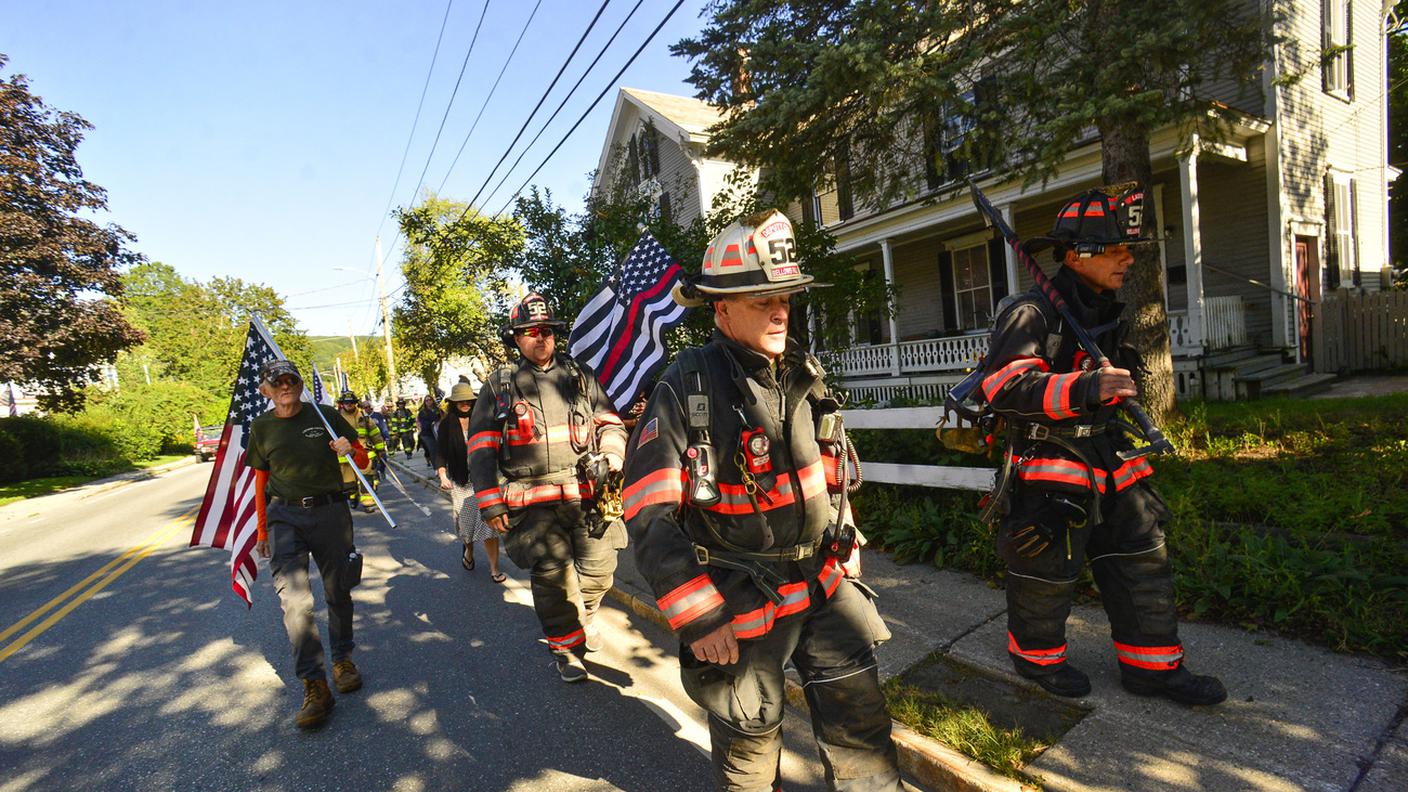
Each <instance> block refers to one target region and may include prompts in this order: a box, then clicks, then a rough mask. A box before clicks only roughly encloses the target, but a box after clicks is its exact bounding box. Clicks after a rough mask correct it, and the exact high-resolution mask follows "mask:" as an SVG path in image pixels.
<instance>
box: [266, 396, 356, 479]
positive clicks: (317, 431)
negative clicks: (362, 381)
mask: <svg viewBox="0 0 1408 792" xmlns="http://www.w3.org/2000/svg"><path fill="white" fill-rule="evenodd" d="M313 407H314V405H312V404H308V403H304V404H303V407H302V409H300V410H299V411H298V414H296V415H293V416H291V417H289V418H280V417H278V416H277V415H274V411H273V410H270V411H268V412H266V413H264V414H263V415H261V416H259V417H258V418H255V419H254V421H253V422H252V423H251V424H250V426H249V443H248V444H247V445H246V451H245V460H244V463H245V464H246V465H248V466H249V467H251V468H254V469H255V470H267V471H269V486H268V488H267V494H268V495H271V496H276V497H280V498H288V499H290V500H295V499H298V498H306V497H311V496H314V495H331V494H335V493H338V492H341V491H342V471H341V469H340V468H339V467H338V462H337V454H335V453H333V450H332V449H331V448H329V447H328V442H329V441H330V440H331V439H332V438H330V437H328V432H327V429H325V428H324V427H323V422H322V421H321V420H319V419H318V416H317V415H316V414H315V413H314V412H313ZM320 409H322V411H323V415H325V416H327V419H328V422H329V424H331V426H332V427H333V429H334V431H336V432H337V433H338V434H339V435H341V436H342V437H345V438H347V440H348V441H349V442H356V441H357V430H355V429H353V428H352V427H351V426H350V425H348V423H347V421H346V420H344V419H343V417H342V416H341V415H339V414H338V413H337V410H335V409H333V408H332V407H320Z"/></svg>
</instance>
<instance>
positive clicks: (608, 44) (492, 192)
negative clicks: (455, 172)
mask: <svg viewBox="0 0 1408 792" xmlns="http://www.w3.org/2000/svg"><path fill="white" fill-rule="evenodd" d="M644 2H645V0H636V4H635V5H634V6H632V7H631V10H630V11H629V12H628V13H627V14H626V18H625V19H622V20H621V24H619V25H617V26H616V32H614V33H612V34H611V38H609V39H607V40H606V43H605V44H603V45H602V47H601V50H600V51H598V52H597V54H596V57H595V58H592V62H591V63H590V64H588V65H587V69H586V71H584V72H582V76H581V77H578V78H577V82H576V83H575V84H574V85H573V86H572V88H571V89H570V90H569V91H568V92H567V95H566V96H564V97H562V101H561V102H558V104H557V107H556V108H554V109H553V111H552V114H551V115H549V116H548V120H547V121H544V122H543V126H542V127H541V128H540V129H539V130H538V133H537V134H536V135H534V136H533V139H532V140H530V141H528V145H526V146H524V147H523V150H522V151H520V152H518V158H517V159H515V160H514V161H513V164H512V165H510V166H508V170H506V171H504V175H503V176H501V177H499V181H498V183H497V184H495V185H494V189H492V190H490V191H489V194H488V195H486V196H484V202H485V203H488V202H489V201H490V200H492V199H493V197H494V195H496V194H497V193H498V192H499V188H500V187H502V186H504V182H506V181H508V177H509V176H511V175H512V174H513V172H514V171H515V170H517V168H518V165H519V163H521V162H523V156H524V155H525V154H527V153H528V152H529V151H532V149H533V146H535V145H537V143H538V141H539V140H540V139H542V137H543V133H544V132H546V131H548V127H549V126H552V122H553V121H554V120H555V119H556V118H557V114H558V113H560V112H562V108H564V107H566V106H567V102H568V100H570V99H571V98H572V96H573V95H574V94H576V93H577V89H578V88H581V87H582V83H583V82H584V81H585V80H586V79H587V75H589V74H591V73H592V69H595V68H596V65H597V64H598V63H600V62H601V57H602V56H603V55H605V54H606V51H607V50H609V49H611V45H612V44H613V43H615V42H616V37H617V36H619V35H621V31H622V30H625V29H626V23H628V22H630V21H631V17H633V16H635V14H636V11H637V10H639V9H640V7H641V4H642V3H644Z"/></svg>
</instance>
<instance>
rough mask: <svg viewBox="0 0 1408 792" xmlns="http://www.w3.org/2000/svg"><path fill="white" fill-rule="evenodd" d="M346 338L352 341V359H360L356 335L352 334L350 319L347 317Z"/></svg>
mask: <svg viewBox="0 0 1408 792" xmlns="http://www.w3.org/2000/svg"><path fill="white" fill-rule="evenodd" d="M347 340H348V341H351V342H352V359H353V360H361V359H362V358H361V356H360V355H358V354H357V336H355V335H353V334H352V320H351V319H348V320H347Z"/></svg>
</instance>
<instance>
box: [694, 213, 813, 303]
mask: <svg viewBox="0 0 1408 792" xmlns="http://www.w3.org/2000/svg"><path fill="white" fill-rule="evenodd" d="M797 258H798V257H797V240H796V237H795V236H794V235H793V233H792V222H791V221H790V220H788V219H787V215H784V214H783V213H782V212H779V211H778V210H776V209H769V210H767V211H765V212H760V213H758V214H755V215H750V216H748V217H743V218H740V219H739V220H737V221H735V222H734V223H733V224H732V225H730V226H729V227H728V228H725V229H724V230H723V231H720V232H719V235H718V236H716V237H714V239H713V241H711V242H710V243H709V249H708V251H707V252H705V253H704V265H703V267H702V268H701V271H700V273H699V275H697V276H695V277H693V278H690V279H688V280H686V281H684V282H682V283H679V284H676V286H675V288H674V290H673V291H672V292H671V296H673V297H674V299H675V302H677V303H679V304H680V305H684V306H689V307H695V306H700V305H704V304H705V303H707V302H709V301H711V300H713V299H716V298H719V297H728V296H730V295H742V294H747V295H754V296H771V295H777V294H792V293H794V292H799V291H801V290H803V289H805V288H807V287H808V286H828V285H830V284H826V283H813V282H812V281H813V280H814V278H812V276H811V275H807V274H804V273H803V272H802V267H801V264H800V262H799V261H798V260H797Z"/></svg>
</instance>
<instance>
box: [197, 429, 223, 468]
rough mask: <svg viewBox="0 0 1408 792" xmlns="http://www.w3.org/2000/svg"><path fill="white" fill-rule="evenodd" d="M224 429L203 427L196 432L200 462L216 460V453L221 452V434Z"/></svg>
mask: <svg viewBox="0 0 1408 792" xmlns="http://www.w3.org/2000/svg"><path fill="white" fill-rule="evenodd" d="M224 429H225V427H223V426H202V427H201V428H200V431H198V432H196V442H195V452H196V453H197V454H199V455H200V461H202V462H209V461H210V460H212V459H214V458H215V452H217V451H219V450H220V433H221V432H222V431H224Z"/></svg>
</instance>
